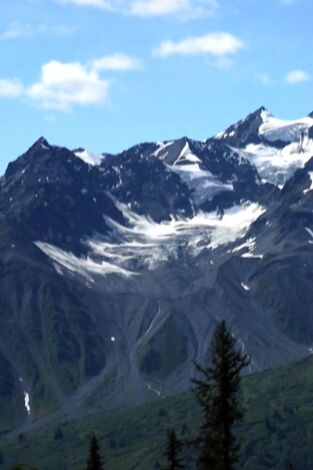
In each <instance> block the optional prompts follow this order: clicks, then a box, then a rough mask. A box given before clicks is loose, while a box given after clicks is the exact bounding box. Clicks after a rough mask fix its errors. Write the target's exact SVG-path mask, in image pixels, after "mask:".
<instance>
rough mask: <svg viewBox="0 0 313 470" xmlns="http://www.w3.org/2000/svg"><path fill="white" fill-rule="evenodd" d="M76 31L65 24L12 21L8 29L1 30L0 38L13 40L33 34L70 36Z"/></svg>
mask: <svg viewBox="0 0 313 470" xmlns="http://www.w3.org/2000/svg"><path fill="white" fill-rule="evenodd" d="M73 32H74V28H72V27H69V26H65V25H56V26H51V25H47V24H40V25H35V26H34V25H30V24H20V23H12V24H11V25H10V26H9V27H8V28H7V29H5V30H3V31H2V32H0V39H1V40H2V41H5V40H13V39H21V38H30V37H33V36H68V35H69V34H72V33H73Z"/></svg>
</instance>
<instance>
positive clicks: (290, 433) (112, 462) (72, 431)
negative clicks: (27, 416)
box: [0, 358, 313, 470]
mask: <svg viewBox="0 0 313 470" xmlns="http://www.w3.org/2000/svg"><path fill="white" fill-rule="evenodd" d="M242 395H243V403H244V407H245V409H246V420H245V423H244V424H243V425H242V426H240V428H238V434H239V435H240V436H241V437H242V439H243V460H242V465H241V469H242V470H265V469H279V470H282V469H285V468H287V466H288V463H289V462H291V463H292V464H293V466H294V468H295V469H299V470H300V469H301V470H309V469H310V470H311V469H312V468H313V450H312V449H313V358H308V359H305V360H303V361H301V362H299V363H296V364H291V365H289V366H285V367H282V368H279V369H275V370H269V371H266V372H263V373H260V374H256V375H254V376H251V377H248V378H245V379H244V381H243V394H242ZM200 419H201V414H200V410H199V409H198V406H197V404H196V403H195V401H194V398H193V396H192V394H190V393H185V394H182V395H180V396H175V397H170V398H166V399H163V400H159V401H155V402H153V403H150V404H146V405H143V406H140V407H136V408H132V409H129V410H124V411H120V412H115V413H114V414H110V415H105V414H103V415H101V414H99V413H97V414H96V415H95V414H92V415H90V416H88V417H84V418H83V419H74V418H73V417H71V418H66V419H65V418H63V419H61V420H60V419H59V420H56V421H55V422H53V423H50V424H49V425H47V426H45V427H42V428H40V429H39V430H34V431H31V432H29V433H25V434H22V435H18V436H13V437H12V436H11V437H8V436H2V438H1V440H0V450H1V454H2V457H3V463H2V466H1V465H0V468H3V469H8V468H10V466H11V465H12V464H14V463H18V462H27V463H31V464H33V465H35V466H36V467H37V468H38V470H74V469H75V470H76V469H77V470H79V469H83V468H84V462H85V459H86V455H87V452H88V445H89V440H90V436H91V434H92V432H96V434H97V436H98V438H99V441H100V444H101V447H102V453H103V457H104V459H105V460H106V462H107V468H108V469H109V470H132V469H136V470H153V469H158V468H159V465H158V464H161V463H162V453H163V450H164V441H165V435H166V430H167V429H168V428H172V427H174V428H175V429H176V430H177V433H178V435H179V436H180V437H181V438H182V439H191V438H192V437H194V436H195V435H196V432H197V427H198V425H199V422H200ZM190 466H191V465H190Z"/></svg>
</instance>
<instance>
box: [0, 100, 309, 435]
mask: <svg viewBox="0 0 313 470" xmlns="http://www.w3.org/2000/svg"><path fill="white" fill-rule="evenodd" d="M312 157H313V118H312V116H311V115H309V116H307V117H305V118H302V119H299V120H294V121H283V120H279V119H276V118H274V117H273V116H272V115H271V114H270V113H269V112H268V111H267V110H266V109H265V108H260V109H259V110H257V111H256V112H254V113H252V114H250V115H249V116H248V117H247V118H246V119H245V120H243V121H240V122H239V123H237V124H235V125H233V126H231V127H229V128H228V129H227V130H226V131H224V132H221V133H219V134H218V135H217V136H215V137H212V138H209V139H207V140H206V141H203V142H198V141H194V140H191V139H188V138H186V137H184V138H182V139H179V140H175V141H167V142H158V143H144V144H140V145H136V146H134V147H132V148H131V149H129V150H126V151H125V152H122V153H120V154H118V155H110V154H106V153H103V154H102V155H93V154H91V153H89V152H88V151H87V150H85V149H81V148H78V149H76V150H74V151H71V150H68V149H65V148H62V147H57V146H53V145H50V144H49V143H48V142H47V141H46V140H45V139H44V138H40V139H39V140H38V141H37V142H36V143H35V144H34V145H33V146H32V147H31V148H30V149H29V150H28V151H27V152H26V153H25V154H23V155H22V156H21V157H19V158H18V159H17V160H16V161H15V162H13V163H10V164H9V166H8V168H7V171H6V173H5V175H4V176H3V177H2V178H1V179H0V220H1V224H0V276H1V283H0V337H1V341H0V403H1V406H2V408H3V410H4V413H3V416H2V418H1V421H0V428H1V430H2V432H5V431H8V430H12V429H15V428H21V427H23V426H30V425H32V423H36V422H40V420H44V419H47V417H49V415H51V413H56V412H59V413H61V412H62V413H63V412H64V413H67V412H69V413H70V412H72V411H74V410H80V412H82V413H83V411H82V410H83V409H87V408H88V409H89V410H90V409H91V408H92V409H98V408H99V409H102V408H115V407H120V406H123V405H124V404H126V403H127V404H130V403H138V402H143V401H146V400H149V399H153V398H154V397H160V396H165V395H169V394H173V393H175V392H178V391H182V390H184V389H186V388H188V387H189V383H190V382H189V380H190V376H191V375H192V373H193V360H197V361H203V360H205V359H206V358H207V357H208V356H209V354H210V351H209V344H210V335H211V333H212V331H213V329H214V327H215V325H216V322H217V321H218V320H220V319H222V318H225V319H226V320H227V321H228V322H229V324H230V326H231V329H232V331H233V333H234V335H235V336H236V337H237V339H238V341H239V343H240V345H241V347H242V348H243V349H245V350H246V351H248V352H249V354H251V358H252V360H251V366H250V372H252V371H256V370H262V369H264V368H267V367H272V366H276V365H278V364H281V363H284V362H287V361H290V360H292V359H297V358H300V357H304V356H306V355H309V354H311V353H312V352H313V316H312V312H313V310H312V305H313V293H312V292H313V291H312V289H311V279H312V276H313V159H312Z"/></svg>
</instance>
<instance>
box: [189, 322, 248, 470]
mask: <svg viewBox="0 0 313 470" xmlns="http://www.w3.org/2000/svg"><path fill="white" fill-rule="evenodd" d="M211 354H212V358H211V365H209V366H208V367H201V366H200V365H199V364H196V368H197V370H198V372H199V373H200V375H201V376H202V378H201V379H195V380H192V382H193V383H194V389H193V392H194V394H195V396H196V399H197V401H198V403H199V404H200V406H201V407H202V410H203V424H202V426H201V432H200V437H199V442H200V454H199V457H198V460H197V466H198V468H199V469H201V470H234V469H235V465H236V464H237V463H238V461H239V457H240V454H239V451H240V444H239V442H238V440H237V438H236V436H235V434H234V432H233V426H234V424H235V423H237V422H240V421H242V419H243V411H242V409H241V406H240V403H239V399H238V392H239V387H240V372H241V370H242V369H243V368H244V367H246V366H248V364H249V362H250V359H249V358H248V356H247V355H245V354H242V353H241V352H240V351H238V348H237V347H236V340H235V338H234V337H233V336H232V334H231V332H230V330H229V328H228V327H227V325H226V322H225V321H222V322H220V323H219V324H218V325H217V327H216V330H215V332H214V335H213V339H212V344H211Z"/></svg>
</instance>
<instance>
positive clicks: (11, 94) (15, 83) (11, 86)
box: [0, 79, 24, 98]
mask: <svg viewBox="0 0 313 470" xmlns="http://www.w3.org/2000/svg"><path fill="white" fill-rule="evenodd" d="M23 92H24V87H23V85H22V84H21V83H20V81H19V80H17V79H14V80H5V79H3V80H0V97H2V98H17V97H18V96H21V95H22V94H23Z"/></svg>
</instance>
